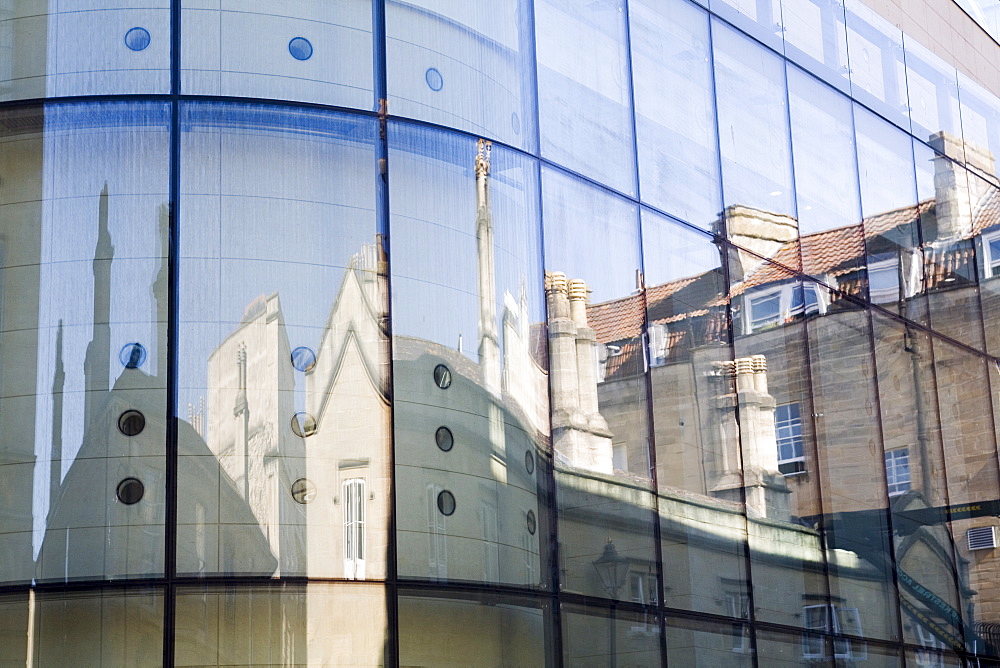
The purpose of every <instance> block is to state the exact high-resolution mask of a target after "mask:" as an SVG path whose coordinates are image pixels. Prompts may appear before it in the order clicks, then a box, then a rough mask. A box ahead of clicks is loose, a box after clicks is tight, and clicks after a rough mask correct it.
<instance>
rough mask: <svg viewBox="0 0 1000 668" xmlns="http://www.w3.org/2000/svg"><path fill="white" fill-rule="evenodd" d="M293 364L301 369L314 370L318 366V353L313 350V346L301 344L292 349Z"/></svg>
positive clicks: (305, 370) (304, 370)
mask: <svg viewBox="0 0 1000 668" xmlns="http://www.w3.org/2000/svg"><path fill="white" fill-rule="evenodd" d="M292 366H293V367H295V368H296V369H298V370H299V371H303V372H309V371H312V370H313V368H314V367H315V366H316V353H314V352H313V351H312V348H307V347H306V346H299V347H298V348H296V349H295V350H293V351H292Z"/></svg>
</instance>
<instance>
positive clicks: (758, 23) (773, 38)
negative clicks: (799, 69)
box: [708, 0, 783, 52]
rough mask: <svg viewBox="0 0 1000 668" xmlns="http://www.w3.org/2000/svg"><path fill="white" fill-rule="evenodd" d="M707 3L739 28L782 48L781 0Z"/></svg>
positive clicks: (734, 0)
mask: <svg viewBox="0 0 1000 668" xmlns="http://www.w3.org/2000/svg"><path fill="white" fill-rule="evenodd" d="M708 5H709V7H710V8H711V9H712V11H713V12H715V13H716V14H717V15H719V16H721V17H722V18H724V19H726V20H727V21H728V22H730V23H732V24H733V25H734V26H736V27H738V28H739V29H740V30H742V31H744V32H746V33H747V34H749V35H752V36H753V37H755V38H757V39H758V40H760V41H761V42H763V43H764V44H766V45H767V46H769V47H771V48H772V49H774V50H775V51H779V52H780V51H781V50H782V37H781V36H782V31H783V28H782V25H781V0H708Z"/></svg>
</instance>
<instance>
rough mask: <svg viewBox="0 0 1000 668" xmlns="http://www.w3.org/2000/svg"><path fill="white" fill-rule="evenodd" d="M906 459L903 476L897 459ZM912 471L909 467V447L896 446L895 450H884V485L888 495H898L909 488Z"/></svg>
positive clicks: (911, 482) (911, 481) (911, 480)
mask: <svg viewBox="0 0 1000 668" xmlns="http://www.w3.org/2000/svg"><path fill="white" fill-rule="evenodd" d="M900 459H902V460H905V461H906V475H905V478H904V476H903V474H902V472H900V471H899V466H900V464H899V462H898V460H900ZM912 476H913V471H912V469H911V468H910V449H909V448H896V449H895V450H886V451H885V485H886V489H887V490H888V492H889V496H899V495H900V494H905V493H906V492H909V491H910V489H911V485H912V484H913V477H912Z"/></svg>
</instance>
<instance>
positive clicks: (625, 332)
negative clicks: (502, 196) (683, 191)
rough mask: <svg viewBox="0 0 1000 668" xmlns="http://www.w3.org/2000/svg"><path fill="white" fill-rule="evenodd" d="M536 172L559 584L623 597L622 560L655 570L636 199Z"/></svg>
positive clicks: (628, 567) (636, 568)
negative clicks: (540, 203)
mask: <svg viewBox="0 0 1000 668" xmlns="http://www.w3.org/2000/svg"><path fill="white" fill-rule="evenodd" d="M542 184H543V207H544V212H545V235H546V239H547V240H550V241H551V242H550V243H547V244H546V248H545V251H546V262H545V264H546V268H547V269H548V273H547V275H546V283H547V293H548V317H549V323H548V332H549V364H550V388H551V389H550V393H551V396H552V426H553V450H554V452H555V460H556V467H557V469H558V470H559V473H558V475H557V477H556V485H557V498H558V503H559V523H560V524H559V541H560V559H561V561H562V563H561V565H560V568H561V570H562V573H563V577H564V580H563V585H562V586H563V587H564V588H565V589H567V590H569V591H575V592H585V593H587V594H591V595H594V596H610V597H612V598H625V597H626V596H627V595H628V592H627V591H626V590H625V583H626V576H627V573H628V572H637V573H643V574H645V575H646V576H650V577H652V578H653V580H654V581H655V579H656V578H655V575H656V571H657V564H656V553H655V543H654V540H653V534H654V525H653V520H654V517H653V512H652V509H653V503H654V498H653V489H652V481H651V470H650V467H651V465H652V459H651V456H650V453H649V438H648V436H649V435H648V427H647V425H648V423H649V417H648V414H647V401H646V396H647V387H646V375H645V362H644V345H643V327H644V320H645V318H644V310H645V309H644V303H643V297H642V293H641V292H636V291H635V282H634V281H636V279H637V278H638V277H641V272H640V271H639V267H640V259H639V229H638V220H637V215H636V214H637V211H636V208H635V206H634V205H632V204H631V203H630V202H627V201H625V200H621V199H618V198H616V197H611V196H609V195H607V194H606V193H605V192H603V191H601V190H598V189H596V188H593V187H590V186H588V185H586V184H584V183H581V182H579V181H576V180H575V179H572V178H570V177H567V176H565V175H563V174H561V173H560V172H557V171H555V170H551V169H545V170H543V172H542ZM555 240H560V241H559V242H555ZM567 277H570V280H568V281H567ZM588 302H589V303H588ZM624 518H628V519H627V520H624ZM609 559H610V561H608V560H609ZM602 560H604V561H602ZM605 566H606V567H608V569H610V570H602V569H604V568H605Z"/></svg>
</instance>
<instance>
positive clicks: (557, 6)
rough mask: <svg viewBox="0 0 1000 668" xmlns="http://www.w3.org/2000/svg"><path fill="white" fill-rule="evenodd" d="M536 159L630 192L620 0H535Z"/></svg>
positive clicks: (629, 140) (632, 172) (632, 174)
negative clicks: (538, 140)
mask: <svg viewBox="0 0 1000 668" xmlns="http://www.w3.org/2000/svg"><path fill="white" fill-rule="evenodd" d="M535 26H536V27H535V30H536V39H537V42H538V44H537V55H538V92H539V95H538V113H539V120H538V123H539V127H540V131H541V150H542V156H544V157H546V158H548V159H550V160H554V161H555V162H558V163H559V164H561V165H565V166H566V167H568V168H570V169H573V170H575V171H577V172H580V173H581V174H584V175H586V176H589V177H592V178H595V179H597V180H598V181H600V182H601V183H605V184H607V185H609V186H611V187H612V188H615V189H617V190H619V191H621V192H623V193H625V194H627V195H635V159H634V154H633V151H634V147H633V145H632V105H631V100H630V95H631V90H630V86H629V75H628V72H629V70H628V60H627V54H626V53H625V13H624V6H623V2H622V0H595V1H594V2H588V3H586V4H585V5H581V4H580V3H578V2H573V0H538V1H537V2H536V3H535Z"/></svg>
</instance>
